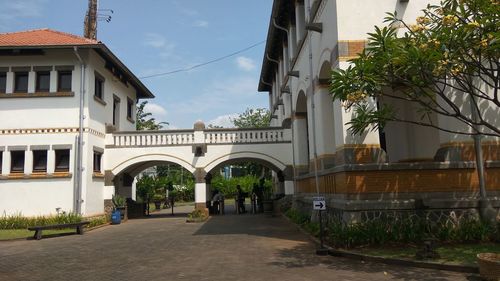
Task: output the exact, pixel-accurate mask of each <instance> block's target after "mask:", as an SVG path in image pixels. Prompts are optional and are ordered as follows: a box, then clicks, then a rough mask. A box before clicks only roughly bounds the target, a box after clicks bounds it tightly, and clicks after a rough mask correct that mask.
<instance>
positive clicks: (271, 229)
mask: <svg viewBox="0 0 500 281" xmlns="http://www.w3.org/2000/svg"><path fill="white" fill-rule="evenodd" d="M238 234H241V235H253V236H263V237H269V238H279V239H286V240H293V241H306V240H304V239H305V238H304V237H303V236H302V235H301V234H300V232H299V231H297V229H296V228H293V227H291V226H290V224H289V223H288V222H287V221H285V220H284V219H283V218H281V217H270V216H268V215H265V214H249V213H245V214H241V215H236V214H226V215H222V216H221V215H216V216H212V217H211V218H210V219H209V220H208V221H206V222H205V223H203V225H202V226H201V228H200V229H199V230H198V231H196V232H195V233H194V235H238Z"/></svg>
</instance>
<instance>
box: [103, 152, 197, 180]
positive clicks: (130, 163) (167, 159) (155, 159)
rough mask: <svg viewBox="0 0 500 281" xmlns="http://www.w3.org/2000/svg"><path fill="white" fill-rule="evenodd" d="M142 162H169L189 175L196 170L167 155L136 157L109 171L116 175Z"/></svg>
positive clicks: (156, 154) (188, 164)
mask: <svg viewBox="0 0 500 281" xmlns="http://www.w3.org/2000/svg"><path fill="white" fill-rule="evenodd" d="M144 162H155V163H157V162H171V163H174V164H177V165H179V166H182V167H183V168H184V169H186V170H188V171H189V172H191V173H194V171H195V170H196V169H195V168H194V167H193V166H192V165H191V164H190V163H189V162H187V161H185V160H183V159H181V158H179V157H176V156H172V155H168V154H159V153H155V154H143V155H138V156H135V157H132V158H129V159H128V160H126V161H123V162H122V163H119V164H118V165H116V166H115V167H114V168H112V169H111V172H112V173H113V175H118V174H119V173H121V172H123V171H124V170H126V169H127V168H129V167H132V166H134V165H137V164H139V163H144Z"/></svg>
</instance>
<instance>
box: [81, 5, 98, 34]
mask: <svg viewBox="0 0 500 281" xmlns="http://www.w3.org/2000/svg"><path fill="white" fill-rule="evenodd" d="M83 37H85V38H88V39H92V40H97V0H89V7H88V9H87V14H86V15H85V22H84V26H83Z"/></svg>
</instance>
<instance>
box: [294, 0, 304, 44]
mask: <svg viewBox="0 0 500 281" xmlns="http://www.w3.org/2000/svg"><path fill="white" fill-rule="evenodd" d="M300 2H301V3H300ZM305 12H306V11H305V8H304V1H297V5H296V6H295V23H296V25H297V42H298V41H300V40H302V39H304V35H305V34H306V19H305Z"/></svg>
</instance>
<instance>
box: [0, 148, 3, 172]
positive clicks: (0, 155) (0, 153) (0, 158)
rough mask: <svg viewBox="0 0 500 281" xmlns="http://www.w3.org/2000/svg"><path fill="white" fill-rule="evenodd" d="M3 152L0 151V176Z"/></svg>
mask: <svg viewBox="0 0 500 281" xmlns="http://www.w3.org/2000/svg"><path fill="white" fill-rule="evenodd" d="M2 163H3V151H0V174H2Z"/></svg>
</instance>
